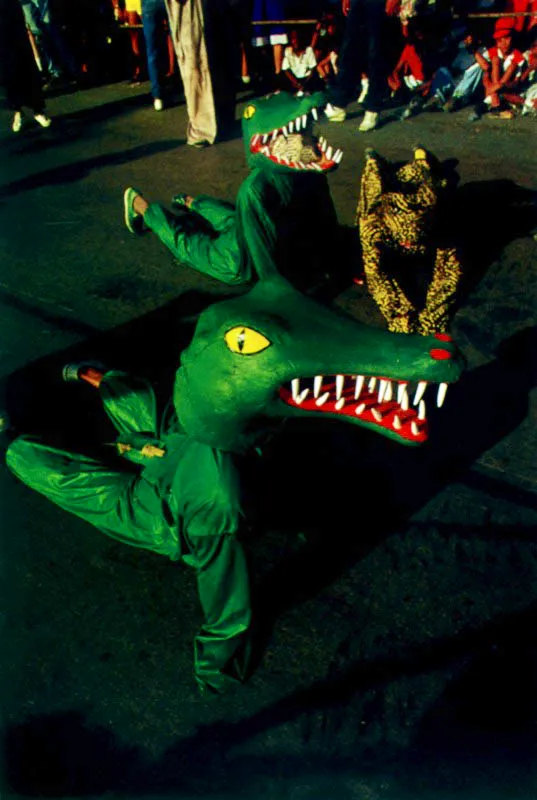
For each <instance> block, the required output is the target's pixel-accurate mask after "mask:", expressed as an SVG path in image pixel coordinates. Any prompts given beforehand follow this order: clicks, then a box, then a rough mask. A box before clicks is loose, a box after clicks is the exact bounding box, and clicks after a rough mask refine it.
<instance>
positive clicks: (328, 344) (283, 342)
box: [7, 276, 462, 692]
mask: <svg viewBox="0 0 537 800" xmlns="http://www.w3.org/2000/svg"><path fill="white" fill-rule="evenodd" d="M448 338H449V337H443V338H441V339H438V338H435V337H423V336H417V335H402V334H394V333H390V332H388V331H384V330H380V329H375V328H369V327H367V326H364V325H362V324H360V323H358V322H356V321H355V320H354V319H352V318H349V317H346V316H344V315H342V314H340V313H336V312H335V311H333V310H331V309H329V308H327V307H324V306H322V305H320V304H318V303H316V302H315V301H313V300H311V299H310V298H307V297H306V296H304V295H302V294H301V293H299V292H298V291H297V290H296V289H294V288H293V287H292V286H291V285H290V284H289V283H288V282H287V281H286V280H285V279H283V278H281V277H278V276H273V277H271V278H270V279H268V280H266V281H259V282H257V283H256V285H255V286H254V287H253V288H252V289H251V290H250V291H249V292H248V293H246V294H244V295H242V296H239V297H236V298H233V299H231V300H225V301H223V302H219V303H216V304H215V305H212V306H210V307H209V308H208V309H206V310H205V311H204V312H203V313H202V314H201V315H200V318H199V320H198V323H197V327H196V331H195V334H194V337H193V340H192V342H191V344H190V345H189V347H188V348H187V349H186V350H185V351H184V352H183V353H182V355H181V364H180V367H179V369H178V371H177V373H176V378H175V385H174V389H173V397H172V399H171V401H170V403H169V405H168V408H167V410H166V411H165V413H164V415H163V416H162V418H159V416H158V415H157V411H156V402H155V395H154V393H153V390H152V388H151V387H150V386H149V385H148V384H147V383H146V382H145V381H143V380H135V379H131V378H129V377H128V376H127V375H125V374H122V373H119V372H115V371H109V372H106V373H105V374H104V377H103V378H102V380H101V382H100V389H99V390H100V393H101V397H102V401H103V405H104V408H105V411H106V413H107V414H108V416H109V418H110V419H111V420H112V422H113V423H114V425H115V427H116V428H117V431H118V439H117V441H118V452H119V453H121V454H122V455H123V457H124V458H127V459H129V460H130V461H135V462H136V463H138V465H139V467H138V472H137V473H136V474H133V471H132V465H131V468H130V469H127V468H126V467H127V465H125V468H122V466H121V463H122V459H121V458H119V457H118V463H117V464H115V465H113V466H111V465H110V462H109V460H106V459H104V458H103V460H99V459H96V458H93V457H92V458H90V457H88V456H84V455H81V454H78V453H74V452H69V451H65V450H62V449H58V448H54V447H51V446H48V445H47V444H45V443H44V442H42V441H39V440H37V439H35V438H30V437H26V436H22V437H19V438H18V439H15V440H14V441H13V442H12V443H11V445H10V447H9V449H8V452H7V464H8V466H9V467H10V469H11V470H12V471H13V472H14V473H15V475H17V476H18V477H19V478H20V479H21V480H22V481H24V483H26V484H28V486H30V487H31V488H32V489H35V490H36V491H38V492H40V493H41V494H43V495H45V496H46V497H48V498H49V499H50V500H52V501H53V502H54V503H56V504H57V505H58V506H60V507H61V508H63V509H65V510H66V511H70V512H71V513H73V514H76V515H77V516H78V517H80V518H82V519H84V520H86V521H87V522H89V523H91V524H92V525H94V526H95V527H97V528H98V529H100V530H101V531H102V532H103V533H106V534H108V535H109V536H111V537H112V538H114V539H117V540H118V541H121V542H124V543H126V544H130V545H133V546H134V547H140V548H144V549H148V550H153V551H155V552H157V553H161V554H162V555H165V556H168V557H169V558H171V559H172V560H174V561H179V560H180V561H182V562H184V563H186V564H187V565H189V566H191V567H193V568H194V571H195V574H196V578H197V584H198V590H199V597H200V602H201V609H202V613H203V618H204V621H203V625H202V627H201V630H200V631H199V633H198V635H197V636H196V639H195V655H194V670H195V676H196V679H197V681H198V684H199V686H200V688H202V689H203V690H212V691H214V692H220V691H222V690H224V689H225V687H226V684H228V682H229V681H233V680H239V681H241V680H244V678H245V676H246V674H247V667H248V645H249V636H248V634H249V630H250V626H251V607H250V588H249V586H250V584H249V577H248V570H247V565H246V559H245V555H244V551H243V546H242V544H241V542H240V536H239V535H238V534H239V523H240V518H241V498H240V487H239V481H238V477H237V470H236V466H235V463H234V453H242V452H245V451H247V450H248V449H249V448H250V447H252V446H253V445H254V444H255V443H256V442H258V441H259V440H260V439H261V437H262V436H263V434H264V433H266V432H267V431H268V430H270V429H271V427H273V426H275V425H276V426H278V425H279V424H280V423H281V421H282V420H283V419H284V418H286V417H298V416H308V417H311V418H315V417H318V416H319V415H320V414H324V415H325V416H326V415H328V417H330V418H333V419H337V420H341V421H344V422H348V423H351V424H353V425H360V426H363V427H366V428H369V429H371V430H374V431H378V432H379V433H381V434H383V435H385V436H389V437H391V438H392V439H396V440H397V441H400V442H403V443H405V444H416V445H417V444H421V443H422V442H424V441H425V440H426V439H427V415H426V410H425V400H424V399H423V398H422V395H423V392H424V389H425V387H426V382H440V386H439V389H438V403H439V404H441V402H442V401H443V398H444V394H445V390H446V388H447V384H448V383H449V382H453V381H456V380H457V379H458V378H459V376H460V373H461V369H462V363H461V358H460V356H459V354H458V351H457V349H456V348H455V346H454V345H453V344H452V343H451V341H449V340H448ZM410 382H415V383H416V384H417V392H416V397H415V398H414V403H415V405H412V404H411V392H410V388H411V387H410V385H409V384H410Z"/></svg>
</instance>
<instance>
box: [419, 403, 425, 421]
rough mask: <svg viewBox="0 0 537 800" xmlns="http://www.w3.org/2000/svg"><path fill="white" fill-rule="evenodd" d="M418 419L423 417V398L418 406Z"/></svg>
mask: <svg viewBox="0 0 537 800" xmlns="http://www.w3.org/2000/svg"><path fill="white" fill-rule="evenodd" d="M418 419H425V400H420V404H419V408H418Z"/></svg>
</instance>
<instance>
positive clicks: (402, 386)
mask: <svg viewBox="0 0 537 800" xmlns="http://www.w3.org/2000/svg"><path fill="white" fill-rule="evenodd" d="M406 387H407V384H406V383H400V384H399V386H398V387H397V402H398V403H399V405H401V400H402V399H403V395H404V394H406Z"/></svg>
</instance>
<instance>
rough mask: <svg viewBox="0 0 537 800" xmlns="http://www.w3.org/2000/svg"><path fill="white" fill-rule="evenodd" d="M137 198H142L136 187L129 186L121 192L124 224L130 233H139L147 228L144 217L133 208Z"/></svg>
mask: <svg viewBox="0 0 537 800" xmlns="http://www.w3.org/2000/svg"><path fill="white" fill-rule="evenodd" d="M137 198H140V199H141V200H143V196H142V194H141V192H139V191H138V189H134V188H133V187H132V186H129V187H128V189H125V192H124V193H123V208H124V212H125V225H126V226H127V229H128V230H129V231H130V232H131V233H136V234H138V235H140V234H141V233H143V232H144V231H146V230H147V227H146V226H145V224H144V217H143V214H142V213H141V211H136V210H135V208H134V205H135V201H136V199H137Z"/></svg>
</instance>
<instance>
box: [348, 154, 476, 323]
mask: <svg viewBox="0 0 537 800" xmlns="http://www.w3.org/2000/svg"><path fill="white" fill-rule="evenodd" d="M431 160H432V159H431V156H430V154H428V153H426V151H425V150H423V149H422V148H418V149H417V150H416V151H415V153H414V159H413V160H412V161H410V162H409V163H408V164H404V165H403V166H402V167H395V166H394V165H392V164H390V163H389V162H387V161H385V160H384V159H383V158H381V157H380V156H379V155H378V154H377V153H375V152H374V151H373V150H370V149H368V150H366V163H365V167H364V170H363V172H362V177H361V185H360V198H359V202H358V209H357V216H356V224H357V225H358V228H359V232H360V241H361V245H362V258H363V266H364V272H365V277H366V281H367V287H368V289H369V292H370V293H371V295H372V297H373V299H374V300H375V302H376V304H377V305H378V307H379V309H380V311H381V313H382V314H383V316H384V317H385V319H386V320H387V323H388V328H389V330H391V331H396V332H400V333H411V332H412V333H421V334H434V333H437V332H443V331H446V330H447V328H448V325H449V321H450V311H451V309H452V307H453V304H454V302H455V299H456V294H457V288H458V286H459V283H460V279H461V277H462V270H461V264H460V261H459V257H458V254H457V250H456V248H455V247H454V246H453V245H451V244H449V243H446V242H445V241H440V239H441V238H442V239H443V238H445V237H444V236H442V237H440V236H439V225H438V223H439V219H438V216H439V203H440V199H441V196H442V192H443V191H444V189H445V180H444V179H443V178H442V177H441V176H439V175H437V174H436V171H435V170H434V169H433V166H432V164H431ZM420 284H421V285H420Z"/></svg>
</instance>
